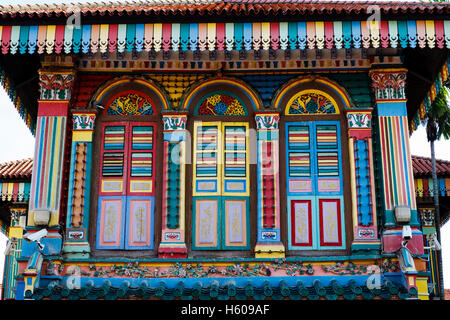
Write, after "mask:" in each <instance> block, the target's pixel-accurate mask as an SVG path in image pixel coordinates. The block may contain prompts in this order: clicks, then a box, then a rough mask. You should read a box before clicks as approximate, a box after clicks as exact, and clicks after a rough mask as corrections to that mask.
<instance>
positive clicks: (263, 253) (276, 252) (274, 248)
mask: <svg viewBox="0 0 450 320" xmlns="http://www.w3.org/2000/svg"><path fill="white" fill-rule="evenodd" d="M284 253H285V249H284V246H283V245H282V244H279V245H277V244H276V245H258V244H257V245H256V246H255V258H284V256H285V255H284Z"/></svg>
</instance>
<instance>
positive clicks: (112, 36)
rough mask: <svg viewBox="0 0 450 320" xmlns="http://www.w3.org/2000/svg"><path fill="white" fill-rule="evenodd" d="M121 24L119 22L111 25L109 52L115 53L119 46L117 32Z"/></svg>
mask: <svg viewBox="0 0 450 320" xmlns="http://www.w3.org/2000/svg"><path fill="white" fill-rule="evenodd" d="M118 29H119V26H118V25H117V24H111V25H109V34H108V46H109V52H111V53H114V52H115V51H116V46H117V33H118Z"/></svg>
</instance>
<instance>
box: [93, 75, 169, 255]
mask: <svg viewBox="0 0 450 320" xmlns="http://www.w3.org/2000/svg"><path fill="white" fill-rule="evenodd" d="M166 101H167V100H165V96H164V94H163V93H162V92H161V91H160V90H159V88H158V87H157V86H156V85H154V84H153V83H152V82H149V81H147V80H144V79H135V78H120V79H118V80H114V81H112V82H111V83H108V84H106V85H105V86H103V87H102V88H101V89H100V90H99V92H98V94H97V95H96V96H95V97H94V99H93V101H92V104H93V105H96V106H97V107H99V108H101V109H102V112H101V114H100V115H99V116H98V117H97V121H98V122H97V125H96V132H95V148H96V150H97V155H98V156H97V157H96V158H95V160H94V161H97V163H96V164H97V165H94V168H98V170H97V171H96V172H95V173H94V174H95V175H97V176H98V180H97V179H94V180H93V181H98V184H97V185H96V186H95V182H94V185H93V190H94V192H93V193H94V196H96V197H97V201H94V205H96V208H95V212H97V215H96V228H93V229H95V231H96V233H95V239H96V245H95V248H96V249H103V250H105V249H115V250H144V249H145V250H152V249H155V236H154V234H155V216H157V215H155V212H159V211H160V208H159V207H160V206H158V205H157V204H156V203H155V202H156V199H157V197H156V196H157V190H156V188H157V187H156V183H155V182H156V181H157V180H158V177H159V176H160V174H159V171H160V170H158V167H159V166H160V164H159V163H160V162H161V160H162V159H161V158H160V155H159V154H158V150H159V146H158V144H159V143H158V139H157V135H158V132H159V131H160V128H159V127H160V121H159V118H158V116H159V114H160V110H161V109H163V108H164V106H165V105H166Z"/></svg>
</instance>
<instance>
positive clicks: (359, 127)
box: [346, 109, 372, 139]
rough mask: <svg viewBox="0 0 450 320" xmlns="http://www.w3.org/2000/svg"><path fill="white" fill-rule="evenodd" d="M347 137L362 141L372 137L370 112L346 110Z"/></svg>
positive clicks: (366, 110) (365, 110) (367, 110)
mask: <svg viewBox="0 0 450 320" xmlns="http://www.w3.org/2000/svg"><path fill="white" fill-rule="evenodd" d="M346 115H347V124H348V132H349V137H351V138H356V139H364V138H368V137H371V136H372V110H371V109H370V110H369V109H362V110H358V109H354V110H350V109H349V110H346Z"/></svg>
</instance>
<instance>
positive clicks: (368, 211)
mask: <svg viewBox="0 0 450 320" xmlns="http://www.w3.org/2000/svg"><path fill="white" fill-rule="evenodd" d="M355 170H356V177H357V178H356V184H357V188H356V189H357V199H358V215H359V222H360V225H362V226H369V225H371V224H372V223H373V221H372V207H371V193H370V192H371V191H370V173H369V159H368V145H367V141H365V140H356V142H355Z"/></svg>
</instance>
